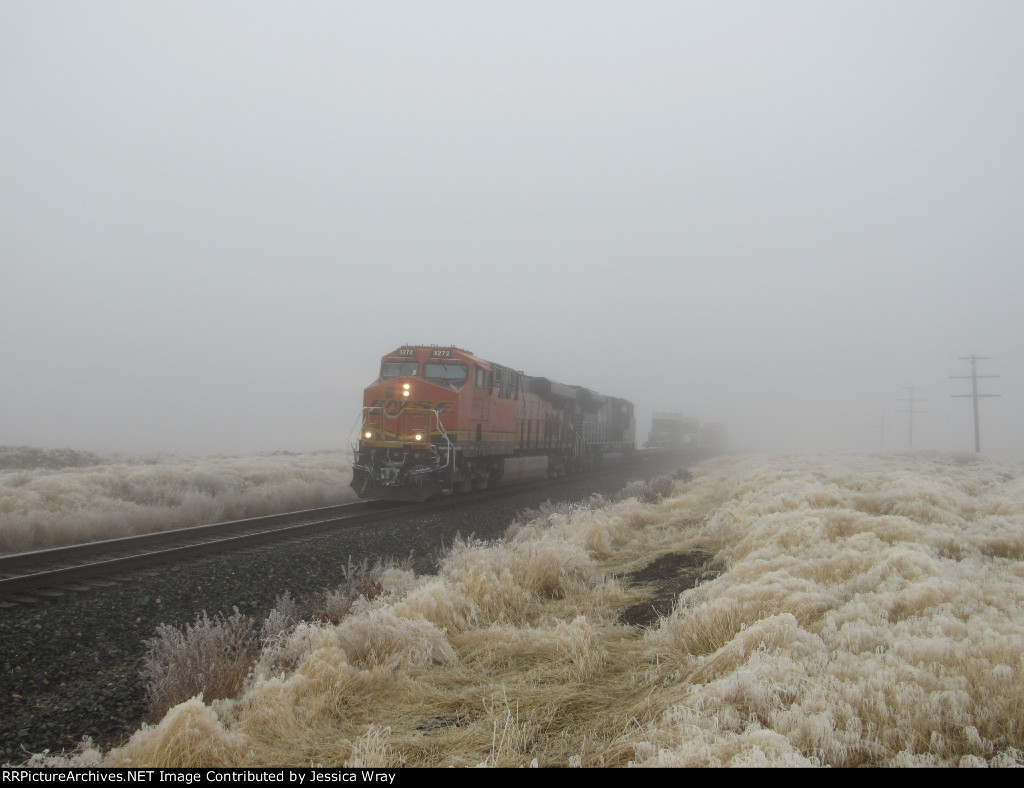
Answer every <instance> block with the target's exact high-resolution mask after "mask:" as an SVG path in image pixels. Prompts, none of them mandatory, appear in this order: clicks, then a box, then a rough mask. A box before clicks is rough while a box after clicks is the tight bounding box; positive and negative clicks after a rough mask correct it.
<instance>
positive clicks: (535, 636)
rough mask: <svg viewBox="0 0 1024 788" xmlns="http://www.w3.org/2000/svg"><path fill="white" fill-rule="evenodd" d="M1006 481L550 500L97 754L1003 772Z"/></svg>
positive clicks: (728, 476) (925, 460) (1020, 759)
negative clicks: (646, 572) (662, 561)
mask: <svg viewBox="0 0 1024 788" xmlns="http://www.w3.org/2000/svg"><path fill="white" fill-rule="evenodd" d="M1022 470H1024V469H1022V468H1020V467H1017V466H1013V465H1008V464H1005V463H1004V464H989V463H962V462H956V461H951V460H948V459H943V458H941V457H936V456H931V455H926V456H923V457H894V456H885V457H841V456H823V457H730V458H718V459H715V460H712V461H709V462H707V463H703V464H701V465H700V466H698V467H697V468H696V469H694V475H693V478H692V480H689V481H682V480H680V481H681V483H679V482H677V483H675V484H674V486H673V488H672V492H671V493H670V494H668V495H667V496H666V495H662V496H661V497H660V499H658V500H649V501H648V502H646V503H644V502H642V501H641V500H640V498H637V497H629V498H623V499H621V500H616V501H609V500H600V501H598V500H595V501H592V502H591V503H590V505H589V506H573V507H555V508H551V507H548V508H547V509H546V510H545V511H543V512H537V513H534V514H533V516H532V517H530V518H525V517H524V518H520V519H519V520H518V521H517V523H516V524H515V526H514V527H513V528H510V529H509V533H508V534H507V535H506V537H505V539H503V540H500V541H498V542H495V543H489V544H487V543H482V542H476V541H473V540H464V541H460V542H459V543H458V544H456V545H454V546H453V548H452V549H451V551H450V552H449V553H448V555H447V556H446V557H445V558H444V560H442V562H441V564H440V569H439V571H438V574H437V575H435V576H431V577H421V578H416V577H414V576H412V575H411V573H409V572H407V571H406V570H400V569H397V568H395V567H390V568H383V567H381V568H379V569H377V570H374V569H373V568H367V567H364V568H363V570H361V571H353V572H352V578H357V577H358V578H361V579H360V580H359V582H360V583H363V584H364V587H366V588H368V589H370V590H371V592H372V593H370V594H368V595H367V594H361V595H358V598H356V599H354V600H350V599H349V596H350V595H345V594H342V595H341V596H342V597H344V598H345V599H346V600H348V601H347V602H346V605H347V607H346V608H345V614H344V615H343V616H342V617H341V618H340V619H339V620H335V618H332V617H324V616H322V617H320V618H319V619H317V618H315V617H313V618H307V619H306V620H305V621H301V622H298V623H287V624H283V623H281V622H284V621H291V619H290V618H289V617H288V616H286V615H285V614H284V613H282V614H281V616H280V619H279V621H278V623H277V624H274V625H271V626H268V625H265V627H264V629H265V630H273V631H274V635H273V637H272V638H270V639H269V640H265V641H264V642H263V645H262V651H261V655H260V657H259V658H258V659H257V661H256V663H255V667H254V668H253V670H251V671H250V672H249V673H248V678H247V679H246V680H245V682H244V683H243V686H242V687H241V689H240V690H239V692H238V693H237V694H236V696H235V697H233V698H228V699H225V700H221V701H216V702H210V701H209V699H208V697H207V696H206V695H205V694H204V695H203V696H202V697H203V699H202V700H201V699H200V698H198V697H196V698H192V699H189V700H187V701H185V702H184V703H182V704H179V705H178V706H175V707H174V708H173V709H172V710H171V711H170V712H169V713H168V715H167V716H166V717H165V718H164V719H163V720H162V721H161V722H160V723H159V724H158V725H156V726H153V727H147V728H145V729H143V730H142V731H140V732H138V733H137V734H136V735H135V736H134V737H133V738H132V739H131V741H129V742H128V744H127V745H126V746H125V747H123V748H120V749H117V750H114V751H112V752H110V753H108V754H107V755H106V756H104V760H103V762H104V763H105V764H107V765H124V764H127V763H128V762H131V763H134V764H157V763H160V764H166V765H174V766H194V765H251V766H262V765H280V764H293V765H299V764H302V765H304V764H309V763H313V764H331V765H346V764H347V765H365V766H371V765H372V766H456V767H460V766H497V767H504V766H531V765H535V766H584V767H585V766H605V767H614V766H628V765H632V766H653V767H657V766H699V767H711V766H803V767H807V766H997V767H998V766H1011V765H1022V764H1024V680H1022V679H1024V624H1022V623H1021V622H1022V621H1024V584H1022V583H1021V581H1022V580H1024V570H1022V569H1021V566H1020V562H1019V560H1018V559H1017V558H1015V557H1013V556H1014V555H1016V551H1017V550H1019V549H1020V544H1021V542H1022V541H1024V487H1022V485H1021V484H1020V479H1022V478H1024V473H1022ZM879 487H885V489H886V490H887V493H886V495H889V496H894V497H898V498H899V499H898V500H896V499H892V500H886V501H883V500H881V499H879V497H878V496H877V492H876V491H877V489H878V488H879ZM919 492H920V493H921V501H922V502H923V503H922V502H917V503H915V501H914V500H913V499H915V497H916V496H917V495H918V493H919ZM641 497H643V494H642V495H641ZM993 539H998V543H999V545H1001V546H1000V547H999V548H998V549H993ZM697 548H699V549H701V550H702V551H705V552H711V553H714V554H715V566H716V567H717V568H718V569H719V570H720V571H719V572H718V573H717V575H716V576H714V577H713V578H711V579H708V580H706V581H705V582H702V583H701V584H700V585H698V586H696V587H693V588H686V589H685V590H683V589H680V593H679V597H678V603H677V604H676V606H675V607H674V609H673V610H672V612H671V613H670V614H669V615H667V616H664V617H662V618H661V619H660V620H659V621H658V623H657V624H655V625H653V626H651V627H649V628H647V629H642V628H633V627H628V626H624V625H622V624H619V623H618V618H617V617H618V611H619V610H620V609H622V608H624V606H626V605H629V604H632V603H635V602H636V601H637V600H638V599H639V598H641V592H640V591H639V590H637V589H629V588H626V587H624V586H623V585H622V584H621V583H620V582H619V581H618V580H616V579H615V576H614V573H616V572H620V571H622V568H623V567H637V566H646V565H647V564H651V563H652V562H653V560H654V559H655V558H659V557H661V556H664V555H666V554H667V553H669V552H672V551H678V550H680V549H697ZM666 565H668V563H666ZM670 581H671V578H663V582H670ZM200 737H203V740H202V741H200ZM83 753H84V749H83ZM76 757H77V756H76ZM82 757H85V756H84V755H83V756H82ZM91 757H95V753H93V755H92V756H91Z"/></svg>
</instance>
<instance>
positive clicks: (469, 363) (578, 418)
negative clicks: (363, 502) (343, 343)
mask: <svg viewBox="0 0 1024 788" xmlns="http://www.w3.org/2000/svg"><path fill="white" fill-rule="evenodd" d="M360 421H361V428H360V435H359V439H358V441H357V442H356V443H355V444H354V446H353V453H354V456H353V463H352V488H353V489H354V490H355V491H356V492H357V493H358V494H359V496H360V497H362V498H367V499H374V500H391V501H425V500H430V499H432V498H436V497H440V496H443V495H451V494H453V493H457V492H465V491H469V490H474V489H485V488H487V487H490V486H493V485H495V484H498V483H510V482H520V481H528V480H532V479H542V478H556V477H558V476H561V475H563V474H569V473H574V472H577V471H580V470H582V469H584V468H587V467H589V466H593V465H597V464H599V463H601V462H602V461H603V460H604V459H605V458H606V457H607V456H609V455H612V454H616V455H628V454H631V453H632V452H633V451H634V449H635V448H636V418H635V408H634V405H633V403H632V402H629V401H628V400H625V399H621V398H618V397H610V396H606V395H603V394H598V393H597V392H595V391H592V390H590V389H588V388H584V387H582V386H569V385H565V384H562V383H558V382H556V381H554V380H551V379H549V378H544V377H532V376H529V375H526V374H524V373H523V372H520V371H517V370H515V369H513V368H512V367H507V366H503V365H501V364H496V363H494V362H491V361H487V360H485V359H483V358H480V357H479V356H476V355H474V354H473V353H471V352H470V351H468V350H463V349H461V348H458V347H454V346H450V347H449V346H438V345H403V346H402V347H399V348H396V349H395V350H394V351H392V352H390V353H387V354H386V355H384V357H383V358H382V359H381V364H380V374H379V375H378V377H377V379H376V380H375V381H373V382H372V383H371V384H370V385H369V386H367V387H366V389H365V390H364V392H363V409H362V417H361V420H360Z"/></svg>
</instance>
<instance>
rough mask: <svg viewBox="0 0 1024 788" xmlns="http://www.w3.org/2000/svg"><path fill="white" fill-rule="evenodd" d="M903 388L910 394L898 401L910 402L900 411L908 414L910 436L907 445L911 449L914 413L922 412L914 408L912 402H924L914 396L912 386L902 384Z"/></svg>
mask: <svg viewBox="0 0 1024 788" xmlns="http://www.w3.org/2000/svg"><path fill="white" fill-rule="evenodd" d="M903 388H905V389H907V390H908V391H909V392H910V396H909V397H907V398H904V399H901V400H900V402H909V403H910V404H909V405H908V406H907V409H906V410H901V411H900V413H907V414H909V416H910V437H909V443H908V444H907V445H908V446H909V447H910V448H911V449H912V448H914V414H915V413H924V411H923V410H914V403H916V402H924V400H917V399H915V398H914V386H904V387H903Z"/></svg>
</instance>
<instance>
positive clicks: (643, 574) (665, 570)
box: [619, 550, 712, 627]
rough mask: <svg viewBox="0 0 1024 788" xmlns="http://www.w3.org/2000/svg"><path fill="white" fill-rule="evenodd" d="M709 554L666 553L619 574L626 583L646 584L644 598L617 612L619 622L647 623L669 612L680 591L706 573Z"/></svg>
mask: <svg viewBox="0 0 1024 788" xmlns="http://www.w3.org/2000/svg"><path fill="white" fill-rule="evenodd" d="M711 557H712V556H711V554H710V553H705V552H702V551H700V550H695V551H693V552H690V553H668V554H667V555H663V556H661V557H659V558H656V559H655V560H654V561H651V563H649V564H648V565H647V566H645V567H644V568H643V569H640V570H638V571H636V572H630V573H628V574H625V575H621V576H620V579H621V580H622V581H623V582H624V583H625V584H626V585H628V586H646V587H647V591H648V596H647V598H646V599H645V600H644V601H642V602H637V603H636V604H635V605H630V606H629V607H624V608H623V609H622V610H621V611H620V612H619V623H621V624H627V625H629V626H634V627H649V626H651V625H652V624H655V623H657V621H658V619H659V618H660V617H662V616H667V615H668V614H669V613H670V612H672V608H673V607H674V606H675V603H676V600H678V599H679V595H680V594H681V593H682V592H683V591H685V590H686V589H688V588H693V587H694V586H695V585H697V583H698V582H700V580H702V579H703V578H704V577H706V575H707V573H708V570H707V563H708V562H709V561H710V560H711Z"/></svg>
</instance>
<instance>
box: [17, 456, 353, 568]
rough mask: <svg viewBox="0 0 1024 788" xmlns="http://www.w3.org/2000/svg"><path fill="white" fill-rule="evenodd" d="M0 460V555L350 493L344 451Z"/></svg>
mask: <svg viewBox="0 0 1024 788" xmlns="http://www.w3.org/2000/svg"><path fill="white" fill-rule="evenodd" d="M0 460H4V462H3V463H0V552H3V553H17V552H26V551H29V550H41V549H44V548H48V547H56V546H59V545H66V544H77V543H80V542H89V541H95V540H99V539H113V538H116V537H119V536H128V535H131V534H137V533H146V532H150V531H164V530H168V529H171V528H183V527H187V526H192V525H202V524H205V523H213V522H221V521H226V520H235V519H241V518H244V517H255V516H259V515H264V514H275V513H279V512H285V511H289V510H291V509H307V508H313V507H316V506H327V505H330V504H335V503H342V502H344V501H348V500H353V499H354V498H355V495H354V494H353V493H352V491H351V489H350V488H349V482H350V481H351V479H352V465H351V457H350V455H349V454H348V453H347V452H310V453H304V454H290V453H284V452H282V453H275V454H258V455H248V456H239V457H179V456H167V457H155V458H143V459H104V458H100V457H96V456H95V455H85V454H84V453H81V452H66V451H65V452H53V451H50V452H46V451H40V450H28V449H25V448H19V449H11V448H6V449H3V450H0ZM19 461H20V462H19ZM90 462H91V463H92V464H89V463H90ZM19 466H20V467H19ZM26 466H28V467H26ZM47 466H48V467H47ZM62 466H63V467H62Z"/></svg>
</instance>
